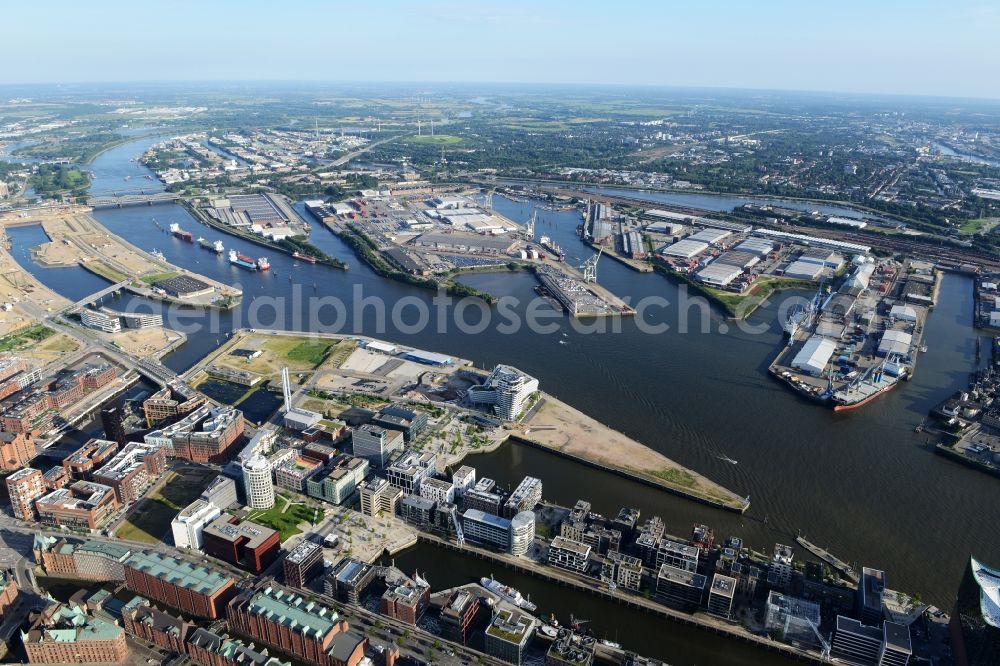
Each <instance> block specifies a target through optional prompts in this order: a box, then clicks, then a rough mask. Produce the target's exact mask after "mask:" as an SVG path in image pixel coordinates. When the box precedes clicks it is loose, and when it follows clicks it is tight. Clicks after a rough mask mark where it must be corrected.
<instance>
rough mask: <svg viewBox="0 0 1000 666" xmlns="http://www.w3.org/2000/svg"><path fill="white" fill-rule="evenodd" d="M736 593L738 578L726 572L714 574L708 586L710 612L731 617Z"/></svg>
mask: <svg viewBox="0 0 1000 666" xmlns="http://www.w3.org/2000/svg"><path fill="white" fill-rule="evenodd" d="M735 595H736V579H735V578H732V577H731V576H726V575H724V574H720V573H717V574H714V575H713V576H712V584H711V585H710V586H709V588H708V612H709V613H712V614H713V615H718V616H719V617H723V618H726V619H729V617H730V615H732V612H733V597H734V596H735Z"/></svg>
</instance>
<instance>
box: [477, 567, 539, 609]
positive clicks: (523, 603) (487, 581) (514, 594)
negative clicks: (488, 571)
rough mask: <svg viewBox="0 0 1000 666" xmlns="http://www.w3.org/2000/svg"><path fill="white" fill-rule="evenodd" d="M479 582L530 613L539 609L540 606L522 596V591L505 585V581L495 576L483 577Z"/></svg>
mask: <svg viewBox="0 0 1000 666" xmlns="http://www.w3.org/2000/svg"><path fill="white" fill-rule="evenodd" d="M479 583H480V584H481V585H482V586H483V587H485V588H486V589H487V590H489V591H490V592H492V593H493V594H495V595H497V596H499V597H500V598H501V599H503V600H504V601H506V602H508V603H512V604H514V605H515V606H517V607H518V608H523V609H524V610H526V611H528V612H529V613H534V612H535V611H536V610H537V609H538V606H536V605H535V604H533V603H531V602H530V601H528V600H527V599H525V598H524V597H522V596H521V593H520V592H518V591H517V590H515V589H514V588H513V587H511V586H509V585H504V584H503V583H501V582H499V581H497V580H496V579H494V578H493V576H490V577H489V578H483V579H481V580H480V581H479Z"/></svg>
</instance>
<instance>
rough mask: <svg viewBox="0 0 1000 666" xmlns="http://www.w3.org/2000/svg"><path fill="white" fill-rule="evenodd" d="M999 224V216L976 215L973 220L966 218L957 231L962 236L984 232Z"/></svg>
mask: <svg viewBox="0 0 1000 666" xmlns="http://www.w3.org/2000/svg"><path fill="white" fill-rule="evenodd" d="M997 224H1000V217H978V218H976V219H974V220H967V221H966V222H964V223H963V224H962V226H960V227H959V228H958V233H960V234H962V235H963V236H971V235H973V234H978V233H984V232H986V231H989V230H990V229H992V228H993V227H995V226H997Z"/></svg>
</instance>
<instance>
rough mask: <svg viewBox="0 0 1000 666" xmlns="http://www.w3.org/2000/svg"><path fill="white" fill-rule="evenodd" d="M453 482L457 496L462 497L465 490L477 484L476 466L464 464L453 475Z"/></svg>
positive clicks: (457, 497)
mask: <svg viewBox="0 0 1000 666" xmlns="http://www.w3.org/2000/svg"><path fill="white" fill-rule="evenodd" d="M451 482H452V484H454V486H455V498H456V499H462V496H463V495H464V494H465V491H467V490H469V489H471V488H472V487H473V486H475V485H476V468H475V467H470V466H469V465H462V466H461V467H459V468H458V469H457V470H455V473H454V474H452V475H451Z"/></svg>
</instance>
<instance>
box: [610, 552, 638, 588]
mask: <svg viewBox="0 0 1000 666" xmlns="http://www.w3.org/2000/svg"><path fill="white" fill-rule="evenodd" d="M608 563H610V565H611V566H610V570H609V571H608V580H611V581H613V582H614V584H615V585H616V586H617V587H620V588H622V589H625V590H632V591H633V592H638V591H639V590H640V589H642V560H640V559H639V558H638V557H633V556H631V555H626V554H624V553H620V552H618V551H615V550H613V551H609V552H608Z"/></svg>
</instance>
